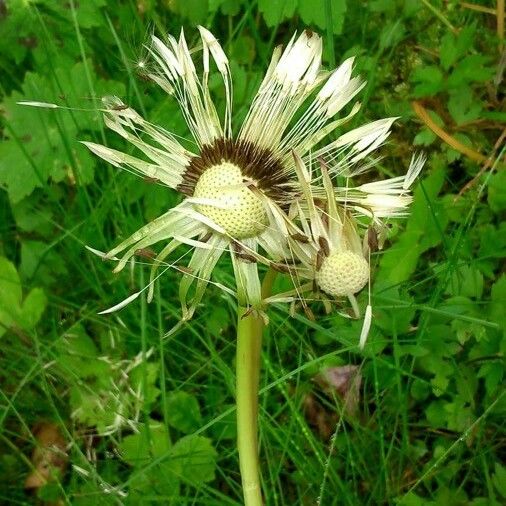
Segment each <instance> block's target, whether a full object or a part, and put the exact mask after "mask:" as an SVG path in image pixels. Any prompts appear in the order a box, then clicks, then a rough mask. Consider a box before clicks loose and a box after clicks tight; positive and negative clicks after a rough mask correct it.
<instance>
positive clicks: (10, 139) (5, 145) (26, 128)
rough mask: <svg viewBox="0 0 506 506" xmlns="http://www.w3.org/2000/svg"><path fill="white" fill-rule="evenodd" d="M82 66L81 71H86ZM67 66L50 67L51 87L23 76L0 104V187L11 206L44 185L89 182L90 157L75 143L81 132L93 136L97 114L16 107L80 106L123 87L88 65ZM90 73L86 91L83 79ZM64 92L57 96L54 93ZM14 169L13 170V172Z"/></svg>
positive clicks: (97, 126)
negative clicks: (0, 137)
mask: <svg viewBox="0 0 506 506" xmlns="http://www.w3.org/2000/svg"><path fill="white" fill-rule="evenodd" d="M86 67H87V68H86ZM86 67H85V64H84V63H82V62H80V63H77V64H75V65H74V66H72V67H66V68H64V69H62V68H56V69H55V70H54V76H55V77H54V78H55V80H56V82H53V81H52V80H50V79H49V78H45V77H42V76H40V75H38V74H34V73H27V74H26V76H25V80H24V82H23V85H22V93H19V92H17V91H16V92H14V93H13V94H12V95H11V96H10V97H8V98H6V99H5V100H4V102H3V104H2V106H3V108H4V109H5V116H6V118H7V121H8V127H7V129H6V136H7V139H5V140H4V141H3V142H2V143H0V184H3V185H5V187H6V188H7V191H8V193H9V197H10V200H11V202H13V203H17V202H19V201H20V200H21V199H23V198H24V197H26V196H27V195H30V194H31V193H32V192H33V190H34V189H35V188H37V187H42V186H44V185H45V184H46V182H47V181H48V180H50V179H51V180H53V181H56V182H60V181H63V180H64V179H65V178H68V180H69V182H70V183H72V184H73V183H75V182H76V179H77V181H78V182H79V183H80V184H85V183H89V182H91V181H92V179H93V170H92V168H93V165H94V163H95V158H94V157H92V156H91V155H90V153H88V152H87V150H86V149H85V148H84V147H83V146H81V145H80V144H79V143H78V140H79V139H78V137H79V136H78V132H79V131H81V130H92V131H98V130H100V128H101V127H102V121H103V120H102V117H101V115H100V114H99V113H98V112H97V113H96V114H93V113H86V114H83V113H77V112H74V113H73V114H71V113H69V112H68V111H60V110H54V109H52V110H46V109H41V108H35V107H28V106H22V105H19V104H18V102H21V101H23V100H25V101H26V100H28V101H31V100H37V101H41V102H48V103H55V102H56V103H61V102H62V100H63V101H64V102H65V103H66V104H68V105H69V106H76V107H82V106H83V104H84V101H85V97H89V96H90V95H94V96H98V97H100V96H101V95H104V94H110V93H111V92H117V93H118V94H122V93H124V87H123V85H118V84H117V83H115V82H114V81H103V80H100V79H96V76H95V75H94V73H93V67H92V65H91V63H90V62H86ZM87 72H89V73H90V80H91V88H92V89H90V87H89V85H88V82H87V79H85V78H84V76H86V75H87ZM59 87H61V89H62V90H64V97H63V98H62V97H60V96H59V93H57V92H56V91H55V90H57V89H60V88H59ZM13 167H16V170H13Z"/></svg>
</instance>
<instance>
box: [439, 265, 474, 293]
mask: <svg viewBox="0 0 506 506" xmlns="http://www.w3.org/2000/svg"><path fill="white" fill-rule="evenodd" d="M447 293H448V294H451V295H461V296H463V297H474V298H476V299H481V296H482V294H483V274H482V273H481V272H480V271H479V270H478V269H477V268H476V267H474V266H472V265H460V266H458V267H457V268H455V269H454V270H453V271H452V277H451V282H450V284H449V285H448V287H447Z"/></svg>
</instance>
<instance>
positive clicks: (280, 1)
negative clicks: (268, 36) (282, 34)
mask: <svg viewBox="0 0 506 506" xmlns="http://www.w3.org/2000/svg"><path fill="white" fill-rule="evenodd" d="M296 6H297V0H258V10H259V11H260V12H261V13H262V16H263V17H264V20H265V23H266V24H267V26H271V27H272V26H277V25H279V24H280V23H282V22H283V21H284V20H285V19H288V18H291V17H292V16H293V14H294V12H295V7H296Z"/></svg>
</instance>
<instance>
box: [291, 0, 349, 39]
mask: <svg viewBox="0 0 506 506" xmlns="http://www.w3.org/2000/svg"><path fill="white" fill-rule="evenodd" d="M285 3H287V2H285ZM298 3H299V5H298V9H297V10H298V12H299V14H300V17H301V18H302V21H304V23H306V25H316V26H317V27H318V28H319V29H320V30H322V31H324V30H326V29H327V25H328V23H329V19H328V16H327V14H326V0H299V2H298ZM330 6H331V13H332V14H331V15H332V31H333V33H334V35H340V34H341V32H342V31H343V24H344V17H345V14H346V0H332V2H330Z"/></svg>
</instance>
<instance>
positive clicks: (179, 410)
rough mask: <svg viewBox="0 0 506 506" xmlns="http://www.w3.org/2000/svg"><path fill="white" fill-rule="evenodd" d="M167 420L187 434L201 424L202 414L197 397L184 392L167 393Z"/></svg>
mask: <svg viewBox="0 0 506 506" xmlns="http://www.w3.org/2000/svg"><path fill="white" fill-rule="evenodd" d="M167 411H168V422H169V424H170V425H171V426H172V427H174V428H175V429H178V430H180V431H181V432H184V433H185V434H189V433H191V432H195V431H196V430H197V429H198V428H199V427H201V426H202V416H201V414H200V406H199V403H198V401H197V398H196V397H195V396H194V395H191V394H189V393H186V392H181V391H180V392H171V393H169V394H168V395H167Z"/></svg>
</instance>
